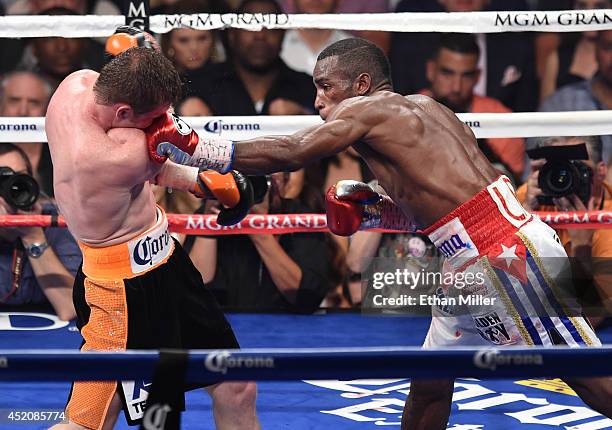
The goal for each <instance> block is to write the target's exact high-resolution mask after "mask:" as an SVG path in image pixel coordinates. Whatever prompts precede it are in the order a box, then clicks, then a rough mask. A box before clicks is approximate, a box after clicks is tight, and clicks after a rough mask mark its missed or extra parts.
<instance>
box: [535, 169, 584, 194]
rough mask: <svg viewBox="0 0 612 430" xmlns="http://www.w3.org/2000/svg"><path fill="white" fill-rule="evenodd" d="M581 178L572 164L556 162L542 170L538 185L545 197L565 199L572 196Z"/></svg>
mask: <svg viewBox="0 0 612 430" xmlns="http://www.w3.org/2000/svg"><path fill="white" fill-rule="evenodd" d="M578 183H579V176H578V172H577V170H576V167H574V166H573V165H572V164H571V163H570V162H566V161H555V162H549V163H546V164H545V165H544V166H543V167H542V169H541V170H540V175H539V178H538V185H539V187H540V188H541V189H542V192H543V193H544V195H547V196H552V197H563V196H567V195H569V194H572V193H573V192H574V191H575V190H574V188H575V187H576V184H578Z"/></svg>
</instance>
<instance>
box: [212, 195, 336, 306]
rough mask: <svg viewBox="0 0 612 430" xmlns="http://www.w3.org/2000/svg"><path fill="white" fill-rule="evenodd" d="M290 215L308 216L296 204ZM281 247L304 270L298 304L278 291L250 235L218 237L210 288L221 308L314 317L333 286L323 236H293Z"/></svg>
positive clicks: (283, 237) (283, 240) (284, 239)
mask: <svg viewBox="0 0 612 430" xmlns="http://www.w3.org/2000/svg"><path fill="white" fill-rule="evenodd" d="M287 202H290V203H288V204H289V205H290V206H289V207H288V208H287V209H288V210H287V211H285V212H287V213H308V212H310V211H309V210H308V209H307V208H305V207H303V206H301V205H299V204H298V203H296V202H293V201H287ZM279 243H280V245H281V247H282V248H283V249H284V250H285V252H286V253H287V254H288V255H289V257H291V259H293V261H295V263H296V264H297V265H298V266H299V267H300V269H301V270H302V280H301V282H300V286H299V290H298V292H297V301H296V304H295V305H294V304H292V303H290V302H289V301H287V299H285V297H284V296H283V294H282V293H281V292H280V291H279V290H278V288H277V287H276V285H275V284H274V281H273V280H272V278H271V276H270V273H269V272H268V270H267V269H266V266H265V264H264V263H263V261H262V260H261V257H260V256H259V253H258V251H257V249H256V248H255V245H253V242H252V241H251V239H249V237H248V236H247V235H228V236H218V237H217V269H216V272H215V277H214V279H213V280H212V282H211V283H210V284H209V285H210V287H211V288H214V289H215V291H216V292H218V295H217V296H218V297H219V298H220V301H221V304H222V305H223V306H228V307H231V308H236V309H241V310H276V311H288V312H300V313H311V312H314V311H315V310H316V309H317V308H318V307H319V304H320V303H321V301H322V300H323V298H324V297H325V295H326V294H327V292H328V291H329V288H330V285H329V281H328V271H329V264H330V258H331V256H330V252H329V250H328V247H327V244H326V242H325V236H324V234H323V233H291V234H283V235H281V236H280V239H279Z"/></svg>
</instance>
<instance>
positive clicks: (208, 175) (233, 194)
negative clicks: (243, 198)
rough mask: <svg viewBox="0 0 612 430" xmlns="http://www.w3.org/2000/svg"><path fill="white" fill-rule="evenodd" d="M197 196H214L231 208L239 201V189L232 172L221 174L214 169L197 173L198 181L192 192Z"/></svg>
mask: <svg viewBox="0 0 612 430" xmlns="http://www.w3.org/2000/svg"><path fill="white" fill-rule="evenodd" d="M193 194H194V195H195V196H196V197H199V198H210V197H214V198H215V199H217V200H218V201H219V203H221V204H222V205H224V206H227V207H229V208H232V207H234V206H236V205H237V204H238V202H239V201H240V191H239V190H238V186H237V184H236V180H235V179H234V175H233V174H232V173H226V174H224V175H222V174H221V173H219V172H216V171H214V170H204V171H202V172H200V173H198V181H197V182H196V185H195V192H194V193H193Z"/></svg>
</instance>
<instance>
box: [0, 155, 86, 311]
mask: <svg viewBox="0 0 612 430" xmlns="http://www.w3.org/2000/svg"><path fill="white" fill-rule="evenodd" d="M0 166H1V167H7V168H10V169H12V170H13V171H14V172H16V173H27V174H29V175H30V176H31V175H32V166H31V164H30V160H29V159H28V157H27V155H26V154H25V152H23V151H22V150H21V149H19V148H18V147H17V146H15V145H12V144H10V143H5V144H2V145H0ZM0 212H2V213H3V214H11V215H14V214H40V213H55V214H57V212H56V211H55V208H54V205H52V204H51V203H49V202H40V203H39V202H37V203H35V204H34V206H33V207H32V210H31V211H21V210H17V209H16V208H14V207H12V206H11V205H10V204H9V203H8V202H7V201H6V200H5V198H4V197H0ZM0 258H1V259H2V262H3V263H2V264H1V265H0V276H1V277H2V282H0V291H2V293H1V298H0V302H1V303H2V304H4V305H10V306H18V305H24V306H27V305H37V304H45V303H50V304H51V306H53V309H54V310H55V312H56V313H57V315H58V317H59V318H60V319H62V320H65V321H67V320H71V319H73V318H74V317H75V316H76V314H75V310H74V306H73V304H72V284H73V283H74V276H75V274H76V271H77V269H78V267H79V265H80V264H81V251H80V250H79V247H78V246H77V244H76V242H75V241H74V239H73V238H72V236H71V235H70V233H69V232H68V230H67V229H63V228H53V227H50V228H40V227H19V228H6V227H2V228H0Z"/></svg>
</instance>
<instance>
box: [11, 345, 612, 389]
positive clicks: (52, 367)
mask: <svg viewBox="0 0 612 430" xmlns="http://www.w3.org/2000/svg"><path fill="white" fill-rule="evenodd" d="M184 353H185V354H186V355H187V357H188V367H187V374H186V375H187V376H186V379H187V381H189V382H213V381H219V380H237V381H252V380H259V381H291V380H293V381H294V380H303V379H306V380H308V379H332V380H336V379H340V380H343V379H348V380H350V379H374V378H376V379H378V378H406V377H411V378H421V377H422V378H446V377H468V376H469V377H477V378H514V377H541V376H548V377H550V376H554V375H563V376H564V377H578V376H582V377H585V376H589V377H592V376H608V375H612V366H610V362H611V361H612V347H593V348H584V349H581V348H568V347H555V348H515V347H505V348H483V349H473V348H471V349H467V348H466V349H463V348H461V349H423V348H420V347H371V348H299V349H289V348H270V349H242V350H216V351H206V350H193V351H184ZM158 361H159V351H134V350H132V351H123V352H90V351H88V352H81V351H78V350H48V349H39V350H0V381H37V382H39V381H73V380H134V379H143V380H149V379H148V378H150V377H151V375H152V374H153V370H154V368H155V365H156V364H157V362H158ZM449 363H452V366H449V365H448V364H449ZM575 363H589V365H588V366H576V365H575Z"/></svg>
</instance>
